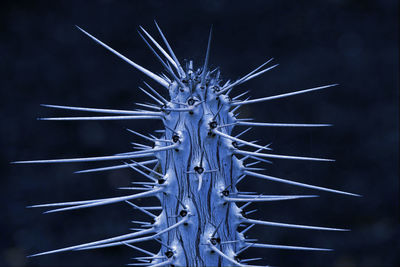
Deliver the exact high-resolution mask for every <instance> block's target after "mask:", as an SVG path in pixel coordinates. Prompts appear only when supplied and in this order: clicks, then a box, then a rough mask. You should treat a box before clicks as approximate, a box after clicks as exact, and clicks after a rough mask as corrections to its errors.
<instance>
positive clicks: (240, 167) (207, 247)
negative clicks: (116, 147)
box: [16, 24, 357, 266]
mask: <svg viewBox="0 0 400 267" xmlns="http://www.w3.org/2000/svg"><path fill="white" fill-rule="evenodd" d="M156 27H157V29H158V31H159V33H160V37H161V39H162V40H163V43H164V45H165V47H166V49H164V48H163V47H162V46H161V45H160V44H159V43H158V42H157V41H156V40H155V39H154V38H153V37H152V36H151V35H150V34H149V33H148V32H147V31H146V30H144V29H143V28H142V27H141V32H140V33H139V34H140V36H141V37H142V38H143V40H144V41H145V43H146V44H147V45H148V47H149V48H150V49H151V51H152V52H153V53H154V54H155V56H156V57H157V58H158V60H159V61H160V62H161V64H162V65H163V67H164V69H165V71H166V74H160V75H157V74H155V73H153V72H151V71H149V70H147V69H145V68H143V67H142V66H140V65H138V64H136V63H135V62H133V61H131V60H130V59H128V58H126V57H125V56H123V55H121V54H120V53H118V52H117V51H115V50H114V49H112V48H111V47H109V46H108V45H106V44H104V43H103V42H101V41H99V40H98V39H96V38H95V37H93V36H92V35H90V34H89V33H87V32H85V31H84V30H82V29H80V28H79V29H80V30H81V31H82V32H83V33H85V34H86V35H88V36H89V37H90V38H91V39H93V40H94V41H96V42H97V43H98V44H100V45H101V46H103V47H105V48H106V49H107V50H109V51H110V52H112V53H113V54H115V55H117V56H118V57H120V58H121V59H123V60H124V61H125V62H127V63H129V64H130V65H132V66H133V67H134V68H136V69H137V70H139V71H141V72H142V73H144V74H145V75H147V76H148V77H149V78H151V79H152V80H154V81H155V82H156V83H157V84H158V85H157V86H161V87H162V88H163V89H162V90H165V91H167V92H168V97H166V96H163V94H164V93H163V92H159V90H158V89H157V88H155V87H154V88H153V87H152V86H151V85H149V84H148V83H145V87H144V88H140V90H141V91H143V92H144V93H145V94H146V95H147V96H149V97H150V98H151V99H152V101H154V104H138V105H139V106H140V109H136V110H111V109H99V108H83V107H70V106H58V105H44V106H46V107H51V108H59V109H67V110H73V111H83V112H95V113H102V114H110V115H106V116H95V117H59V118H42V120H141V119H157V120H161V121H162V123H163V125H164V130H162V131H158V132H157V133H156V134H155V135H144V134H142V133H138V132H136V131H134V130H129V131H130V132H131V133H132V134H134V135H137V136H139V137H140V138H143V140H146V141H147V142H151V143H152V146H149V145H146V144H142V143H133V144H134V148H135V149H136V151H134V152H126V153H120V154H116V155H110V156H98V157H90V158H74V159H53V160H34V161H19V162H16V163H63V162H91V161H121V160H122V163H120V164H118V165H113V166H107V167H103V168H96V169H88V170H83V171H79V173H88V172H99V171H109V170H115V169H121V168H130V169H132V170H134V171H135V172H137V173H139V174H141V175H142V176H143V177H144V179H146V181H137V180H135V181H133V182H132V187H126V188H122V189H126V190H138V191H140V192H139V193H135V194H128V195H125V196H119V197H112V198H106V199H96V200H86V201H74V202H63V203H54V204H42V205H36V206H32V207H51V208H53V209H51V210H49V211H48V212H58V211H66V210H74V209H81V208H87V207H94V206H101V205H107V204H112V203H116V202H126V203H127V204H129V205H130V206H132V207H133V208H134V209H137V210H139V211H141V212H143V213H145V214H146V215H148V216H149V218H150V221H149V222H142V221H133V222H134V223H135V224H138V225H139V229H137V228H136V229H134V230H133V232H131V233H128V234H124V235H121V236H116V237H112V238H107V239H104V240H99V241H94V242H90V243H86V244H82V245H77V246H71V247H66V248H62V249H57V250H52V251H48V252H43V253H39V254H35V255H33V256H39V255H45V254H51V253H56V252H63V251H71V250H87V249H95V248H102V247H111V246H120V245H123V246H128V247H130V248H132V249H135V250H137V251H139V252H141V253H143V254H144V255H145V256H142V257H138V258H136V260H137V261H138V262H137V263H132V265H142V266H250V265H249V263H250V262H252V261H256V260H259V258H254V259H244V258H241V257H240V254H241V253H242V252H243V251H245V250H246V249H249V248H251V247H258V248H274V249H294V250H315V251H327V250H330V249H323V248H311V247H298V246H287V245H276V244H265V243H258V242H257V240H255V239H250V238H247V236H246V235H245V234H246V232H247V231H248V230H249V229H250V228H252V227H253V226H255V225H264V226H271V227H288V228H300V229H307V230H329V231H346V229H338V228H327V227H319V226H308V225H298V224H289V223H283V222H272V221H265V220H256V219H251V218H249V215H250V214H251V213H253V211H251V210H250V211H247V210H246V209H247V208H248V207H249V205H251V203H253V202H269V201H282V200H296V199H302V198H312V197H316V195H263V194H259V193H256V192H242V191H240V190H238V188H237V185H238V183H240V182H241V181H242V180H243V179H244V178H249V177H253V178H260V179H266V180H270V181H275V182H280V183H286V184H290V185H295V186H300V187H305V188H310V189H314V190H321V191H328V192H332V193H339V194H345V195H352V196H357V195H356V194H352V193H347V192H344V191H339V190H334V189H329V188H324V187H320V186H315V185H310V184H305V183H300V182H295V181H291V180H287V179H283V178H278V177H274V176H270V175H267V174H263V173H260V172H259V171H261V170H263V169H261V168H257V167H254V165H256V164H259V163H270V161H269V160H271V159H292V160H311V161H332V160H330V159H322V158H313V157H304V156H290V155H281V154H275V153H271V152H270V151H269V150H270V148H269V146H268V145H259V144H257V142H255V141H245V140H243V137H242V136H243V135H245V134H246V132H248V131H249V130H250V129H251V128H244V129H240V131H239V133H237V134H232V132H233V128H234V127H236V126H237V127H253V126H260V127H325V126H330V125H329V124H291V123H275V122H268V123H267V122H253V121H251V120H249V119H239V118H237V113H236V112H237V110H238V109H239V108H240V107H241V106H242V105H246V104H254V103H259V102H264V101H270V100H274V99H278V98H284V97H288V96H292V95H296V94H301V93H307V92H311V91H316V90H321V89H325V88H328V87H331V86H334V85H327V86H320V87H315V88H310V89H305V90H300V91H295V92H291V93H284V94H280V95H274V96H268V97H263V98H258V99H249V98H245V99H242V97H244V96H245V94H246V93H247V92H245V93H242V94H239V95H237V96H236V97H233V98H231V97H230V96H229V95H230V93H231V91H232V90H233V89H234V88H235V87H238V86H239V85H241V84H242V83H244V82H247V81H249V80H251V79H253V78H255V77H257V76H259V75H261V74H263V73H265V72H267V71H269V70H271V69H272V68H274V67H276V66H277V65H273V66H269V67H267V66H268V64H269V63H270V61H271V60H272V59H270V60H268V61H267V62H265V63H263V64H262V65H260V66H259V67H258V68H256V69H255V70H253V71H251V72H250V73H248V74H247V75H245V76H243V77H242V78H240V79H238V80H236V81H234V82H230V81H227V82H225V83H223V82H222V81H221V79H220V72H219V70H218V69H213V70H211V69H209V67H208V65H209V64H208V61H209V54H210V42H211V31H210V36H209V39H208V46H207V50H206V56H205V60H204V64H202V67H201V68H198V69H194V66H193V62H192V61H188V62H187V63H186V64H185V66H182V65H181V64H180V62H179V60H178V59H177V57H176V56H175V54H174V52H173V51H172V49H171V46H170V44H169V43H168V41H167V39H166V38H165V36H164V34H163V32H162V31H161V29H160V28H159V26H158V25H157V24H156ZM164 95H165V94H164ZM156 135H158V136H159V137H157V136H156ZM138 159H141V160H140V161H139V160H138ZM145 197H156V198H158V199H159V201H160V206H151V207H143V206H138V205H136V204H135V203H134V200H135V199H139V198H145ZM155 214H157V215H155ZM145 241H155V242H158V243H159V244H160V250H159V251H158V252H150V251H147V250H144V249H142V248H140V247H137V246H136V245H137V243H141V242H145ZM251 266H255V265H251Z"/></svg>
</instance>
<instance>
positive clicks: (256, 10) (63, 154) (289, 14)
mask: <svg viewBox="0 0 400 267" xmlns="http://www.w3.org/2000/svg"><path fill="white" fill-rule="evenodd" d="M0 13H1V14H0V30H1V34H0V62H1V64H0V68H1V70H0V76H1V78H0V80H1V95H0V97H1V100H2V104H1V112H0V116H1V118H0V119H1V132H0V134H1V138H0V142H1V143H0V145H1V150H0V157H1V161H0V164H1V165H0V168H1V179H0V188H1V189H0V190H1V194H0V210H1V215H0V218H1V219H0V229H1V234H0V240H1V241H2V242H1V243H0V266H123V265H124V264H126V263H130V262H132V261H130V258H131V257H133V256H142V255H143V254H140V253H138V252H136V251H134V250H132V249H130V248H128V247H115V248H111V249H100V250H96V251H81V252H67V253H61V254H55V255H49V256H42V257H36V258H26V256H27V255H30V254H34V253H38V252H43V251H46V250H52V249H56V248H61V247H66V246H71V245H76V244H80V243H84V242H89V241H94V240H99V239H103V238H108V237H112V236H117V235H121V234H124V233H127V232H128V231H129V228H131V227H132V226H133V224H132V223H130V221H131V220H147V219H148V217H146V216H145V215H143V214H141V213H140V212H138V211H133V210H132V209H131V207H129V206H128V205H126V204H122V203H120V204H113V205H109V206H103V207H95V208H91V209H83V210H79V211H69V212H63V213H55V214H45V215H43V214H42V211H45V210H41V209H27V208H26V206H29V205H33V204H41V203H51V202H63V201H74V200H85V199H96V198H106V197H112V196H117V195H122V194H125V193H126V192H122V191H121V190H117V189H116V188H117V187H121V186H128V185H129V183H130V182H131V181H134V180H135V179H136V180H137V179H141V178H139V175H138V174H137V173H135V172H133V171H129V170H120V171H110V172H104V173H96V174H73V172H74V171H78V170H82V169H85V168H92V167H98V166H104V165H109V164H110V163H111V162H106V163H103V165H102V163H77V164H52V165H51V164H49V165H12V164H10V162H12V161H15V160H28V159H48V158H68V157H85V156H86V157H90V156H102V155H112V154H115V153H119V152H127V151H130V150H131V145H130V142H142V141H143V139H140V138H138V137H136V136H133V135H132V134H130V133H129V132H127V131H126V130H125V129H126V128H132V129H134V130H138V131H140V132H141V133H148V132H151V131H154V130H156V129H161V126H162V125H161V122H157V121H113V122H108V121H98V122H45V121H38V120H36V118H38V117H51V116H69V115H71V116H79V115H86V113H80V112H73V111H62V110H52V109H48V108H45V107H41V106H40V104H56V105H57V104H58V105H70V106H83V107H99V108H114V109H134V108H136V107H137V106H136V105H135V104H134V103H137V102H150V101H151V99H149V98H148V97H147V96H146V95H144V94H143V93H142V92H141V91H140V90H139V89H138V86H142V85H143V80H146V81H149V78H147V77H145V76H144V75H143V74H141V73H139V72H138V71H136V70H135V69H133V68H132V67H131V66H130V65H128V64H126V63H125V62H123V61H122V60H120V59H119V58H117V57H116V56H114V55H112V54H111V53H109V52H108V51H106V50H105V49H104V48H102V47H100V46H99V45H97V44H96V43H94V42H93V41H92V40H90V39H89V38H88V37H87V36H85V35H84V34H82V33H81V32H80V31H79V30H77V28H76V27H75V25H79V26H80V27H82V28H83V29H85V30H86V31H88V32H89V33H91V34H93V35H94V36H96V37H98V38H99V39H100V40H102V41H104V42H106V43H107V44H109V45H110V46H112V47H113V48H115V49H116V50H118V51H119V52H121V53H123V54H124V55H126V56H127V57H128V58H130V59H132V60H134V61H135V62H136V63H138V64H140V65H143V66H144V67H146V68H148V69H150V70H152V71H154V72H157V73H159V72H161V71H163V68H162V66H161V65H160V64H159V63H158V61H157V59H156V58H155V57H154V56H153V55H152V52H151V51H150V50H149V49H148V48H147V47H146V45H145V44H144V43H143V41H142V40H141V39H140V37H139V35H138V34H137V30H138V29H139V25H142V26H143V27H144V28H145V29H147V30H148V32H149V33H150V34H152V35H153V36H154V37H155V38H156V39H158V40H160V38H159V36H158V34H157V31H156V28H155V26H154V23H153V20H154V19H156V20H157V22H158V23H159V25H160V26H161V28H162V29H163V31H164V33H165V34H166V36H167V38H168V40H169V41H170V43H171V45H172V46H173V49H174V51H175V53H176V55H177V56H178V57H179V59H181V61H184V60H185V59H193V60H194V62H195V65H196V66H197V67H200V66H201V65H202V64H203V60H204V54H205V50H206V44H207V38H208V32H209V29H210V27H211V25H212V26H213V40H212V45H211V55H210V65H211V67H212V68H214V67H220V69H221V73H222V77H223V79H224V81H226V80H228V79H231V80H236V79H238V78H240V77H241V76H243V75H244V74H246V73H248V72H249V71H251V70H252V69H254V68H255V67H257V66H258V65H260V64H262V63H263V62H265V61H266V60H267V59H269V58H271V57H274V61H273V62H274V63H279V64H280V65H279V66H278V67H277V68H276V69H274V70H272V71H270V72H268V73H266V74H264V75H262V76H260V77H258V78H257V79H254V80H252V81H250V82H248V83H246V84H243V85H241V86H239V87H237V88H235V90H233V92H232V93H231V94H232V96H235V95H238V94H240V93H242V92H244V91H245V90H251V93H250V95H251V97H252V98H259V97H263V96H270V95H275V94H281V93H286V92H291V91H295V90H301V89H306V88H311V87H316V86H321V85H326V84H332V83H338V84H339V85H338V86H336V87H332V88H329V89H326V90H323V91H318V92H313V93H309V94H304V95H298V96H293V97H290V98H285V99H279V100H276V101H270V102H265V103H259V104H254V105H249V106H247V107H243V109H241V114H240V117H241V118H253V119H254V121H257V122H291V123H332V124H333V125H334V126H333V127H330V128H318V129H315V128H314V129H305V128H296V129H289V128H267V127H259V128H255V129H254V130H252V131H250V132H249V133H247V134H246V135H245V136H244V139H246V140H250V141H251V140H259V143H260V144H267V143H270V142H272V148H273V149H274V153H277V154H288V155H299V156H311V157H325V158H334V159H336V161H335V162H305V161H290V160H274V162H273V164H264V163H263V164H261V165H260V166H261V167H264V168H266V170H265V171H262V172H263V173H267V174H270V175H273V176H277V177H281V178H286V179H289V180H294V181H299V182H303V183H309V184H315V185H319V186H325V187H329V188H334V189H338V190H343V191H348V192H352V193H357V194H361V195H362V196H363V197H361V198H357V197H349V196H343V195H336V194H332V193H325V192H318V191H315V190H311V189H302V188H297V187H294V186H290V185H284V184H277V183H273V182H269V181H266V180H259V179H256V178H251V177H249V178H246V180H244V181H243V182H242V183H241V184H240V186H239V188H240V189H241V190H243V191H254V190H255V191H258V192H260V193H264V194H318V195H319V196H320V197H319V198H313V199H308V200H299V201H285V202H280V203H272V202H271V203H264V204H262V203H260V204H253V205H252V207H254V208H257V209H258V212H256V213H253V214H251V215H250V217H251V218H256V219H264V220H270V221H282V222H287V223H298V224H308V225H320V226H326V227H337V228H349V229H351V231H350V232H325V231H311V230H299V229H285V228H277V227H268V226H256V227H254V228H253V229H252V230H250V231H249V232H248V236H249V238H257V239H258V240H259V242H260V243H270V244H282V245H297V246H311V247H323V248H333V249H335V251H333V252H306V251H303V252H302V251H289V250H287V251H286V250H269V249H249V250H248V252H246V253H244V254H243V255H244V256H246V257H263V258H264V260H263V261H258V262H254V264H257V265H261V264H264V265H265V264H269V265H272V266H281V267H284V266H287V267H291V266H316V267H318V266H321V267H325V266H334V267H352V266H361V267H364V266H365V267H367V266H370V267H374V266H399V265H400V256H399V255H396V253H395V251H396V250H399V249H400V246H399V245H400V242H399V239H400V235H399V197H398V189H399V183H398V161H399V157H398V137H399V127H398V119H399V116H398V115H399V110H398V107H399V105H398V99H399V75H398V71H399V69H398V63H399V46H398V34H397V31H398V25H399V23H398V18H397V16H398V3H397V1H389V0H386V1H372V0H353V1H345V0H329V1H279V0H273V1H261V0H260V1H253V0H246V1H227V0H218V1H211V0H207V1H162V0H157V1H155V0H152V1H111V0H103V1H2V3H1V6H0ZM271 64H272V63H271ZM153 85H155V84H153ZM162 93H163V94H164V95H166V94H165V93H166V92H165V91H162ZM89 115H90V114H89ZM239 131H240V129H235V130H234V133H239ZM116 164H120V162H117V163H116ZM150 202H151V203H154V204H156V203H157V202H156V201H155V200H146V199H144V200H141V201H136V203H139V204H140V203H146V205H147V204H148V203H150ZM143 247H144V248H147V249H149V250H151V251H153V252H156V251H157V250H158V247H159V244H158V243H156V242H147V243H145V244H143Z"/></svg>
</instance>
